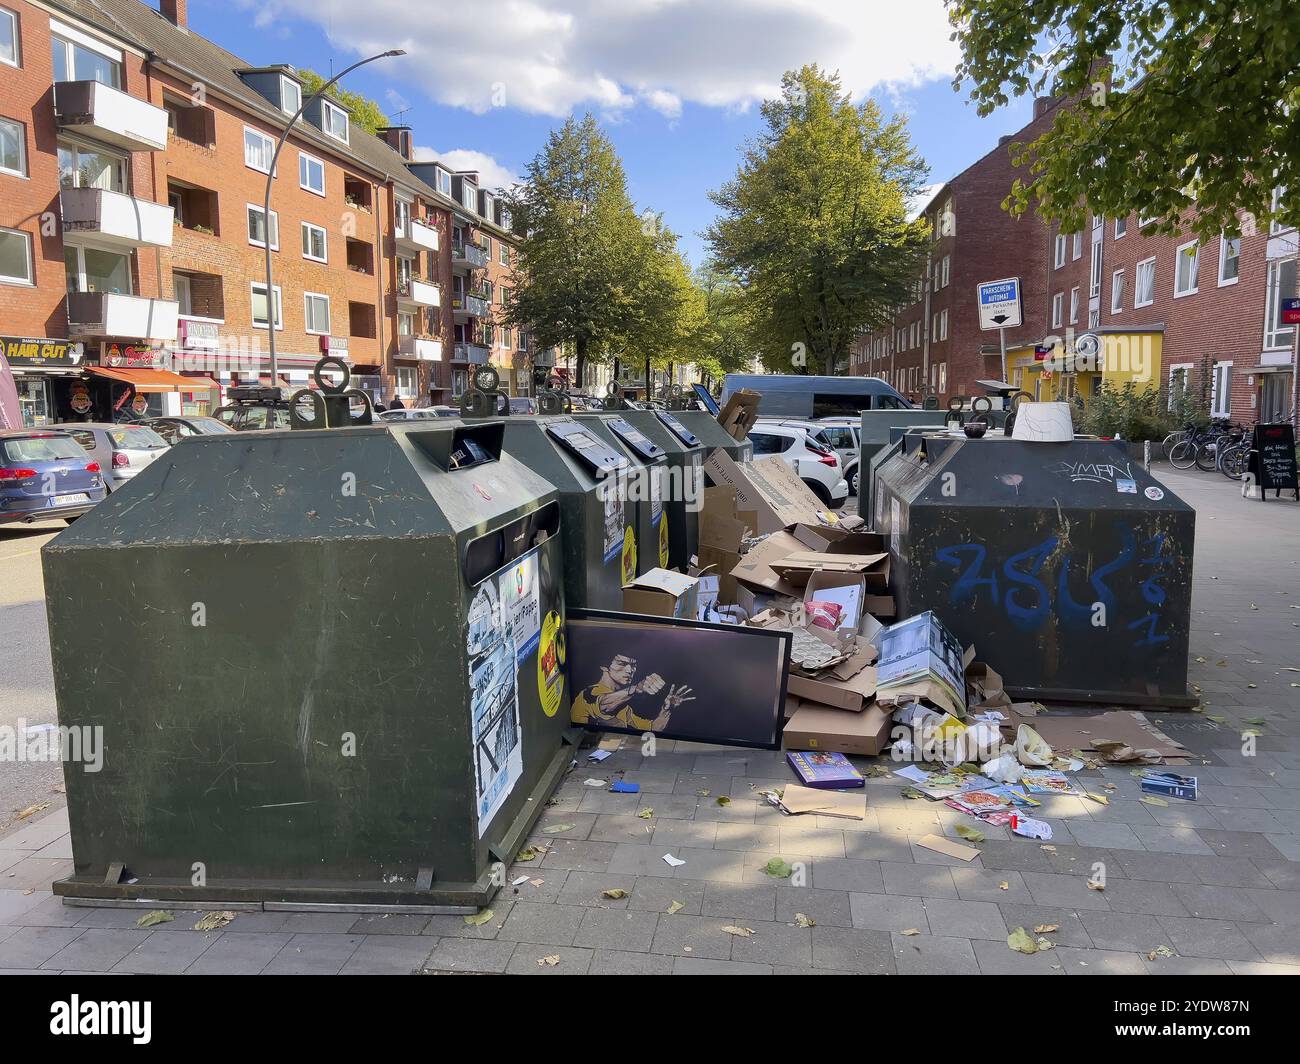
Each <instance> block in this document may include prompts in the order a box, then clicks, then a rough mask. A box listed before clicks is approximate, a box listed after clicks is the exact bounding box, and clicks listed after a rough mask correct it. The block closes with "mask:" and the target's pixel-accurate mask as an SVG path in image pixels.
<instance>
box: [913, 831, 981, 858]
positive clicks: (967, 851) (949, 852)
mask: <svg viewBox="0 0 1300 1064" xmlns="http://www.w3.org/2000/svg"><path fill="white" fill-rule="evenodd" d="M916 841H917V844H918V845H920V846H924V847H925V848H926V849H927V850H933V851H934V852H935V853H941V854H943V855H944V856H945V857H955V858H957V860H959V861H973V860H975V858H976V857H978V856H979V855H980V852H979V850H977V849H975V847H974V846H963V845H962V844H961V843H959V842H953V841H952V840H951V839H945V838H944V837H943V836H942V835H922V836H921V837H920V838H919V839H917V840H916Z"/></svg>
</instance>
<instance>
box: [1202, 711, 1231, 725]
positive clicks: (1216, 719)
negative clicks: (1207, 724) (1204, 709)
mask: <svg viewBox="0 0 1300 1064" xmlns="http://www.w3.org/2000/svg"><path fill="white" fill-rule="evenodd" d="M1205 719H1206V720H1212V721H1214V723H1215V724H1226V723H1227V722H1228V718H1227V717H1222V716H1220V715H1219V714H1217V713H1207V714H1205Z"/></svg>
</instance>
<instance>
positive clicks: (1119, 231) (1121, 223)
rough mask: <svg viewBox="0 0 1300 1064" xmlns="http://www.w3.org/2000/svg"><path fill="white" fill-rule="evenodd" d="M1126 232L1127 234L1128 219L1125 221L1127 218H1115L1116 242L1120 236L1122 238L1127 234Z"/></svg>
mask: <svg viewBox="0 0 1300 1064" xmlns="http://www.w3.org/2000/svg"><path fill="white" fill-rule="evenodd" d="M1127 232H1128V219H1127V218H1116V219H1115V239H1116V240H1118V239H1119V238H1120V237H1122V236H1123V235H1124V234H1125V233H1127Z"/></svg>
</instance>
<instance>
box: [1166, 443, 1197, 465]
mask: <svg viewBox="0 0 1300 1064" xmlns="http://www.w3.org/2000/svg"><path fill="white" fill-rule="evenodd" d="M1199 446H1200V444H1198V443H1197V442H1196V441H1195V440H1179V441H1178V442H1177V443H1175V444H1174V445H1173V447H1172V448H1170V450H1169V464H1170V465H1171V466H1173V467H1174V468H1175V469H1191V468H1192V466H1194V465H1195V464H1196V451H1197V448H1198V447H1199Z"/></svg>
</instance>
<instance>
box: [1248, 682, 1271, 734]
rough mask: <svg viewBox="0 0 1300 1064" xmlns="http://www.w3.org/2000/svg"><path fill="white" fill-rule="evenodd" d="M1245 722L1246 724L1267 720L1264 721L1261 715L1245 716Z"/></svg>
mask: <svg viewBox="0 0 1300 1064" xmlns="http://www.w3.org/2000/svg"><path fill="white" fill-rule="evenodd" d="M1250 686H1251V687H1254V686H1255V685H1254V684H1251V685H1250ZM1246 723H1247V724H1267V723H1268V721H1266V720H1265V719H1264V718H1263V717H1247V718H1246Z"/></svg>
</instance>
